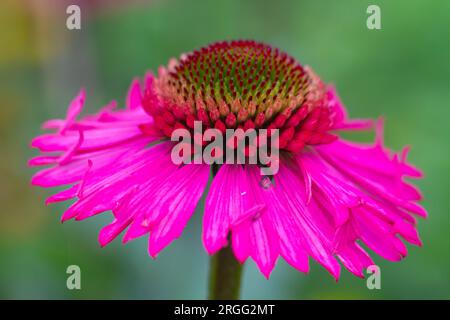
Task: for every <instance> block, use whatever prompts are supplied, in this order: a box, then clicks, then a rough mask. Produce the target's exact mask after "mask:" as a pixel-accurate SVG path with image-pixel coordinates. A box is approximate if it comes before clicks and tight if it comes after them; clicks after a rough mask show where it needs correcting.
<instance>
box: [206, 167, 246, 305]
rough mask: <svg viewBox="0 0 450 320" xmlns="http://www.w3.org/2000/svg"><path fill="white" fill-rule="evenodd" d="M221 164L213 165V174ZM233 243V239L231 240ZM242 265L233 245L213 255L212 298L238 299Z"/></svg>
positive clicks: (210, 296)
mask: <svg viewBox="0 0 450 320" xmlns="http://www.w3.org/2000/svg"><path fill="white" fill-rule="evenodd" d="M218 171H219V166H218V165H216V164H214V165H213V167H212V172H213V176H215V175H216V174H217V172H218ZM229 242H230V243H231V239H230V241H229ZM241 280H242V265H241V264H240V263H239V262H238V261H237V259H236V257H235V256H234V253H233V250H232V249H231V245H228V246H227V247H225V248H223V249H222V250H220V251H219V252H218V253H216V254H215V255H214V256H212V257H211V261H210V271H209V295H208V299H210V300H237V299H239V295H240V291H241Z"/></svg>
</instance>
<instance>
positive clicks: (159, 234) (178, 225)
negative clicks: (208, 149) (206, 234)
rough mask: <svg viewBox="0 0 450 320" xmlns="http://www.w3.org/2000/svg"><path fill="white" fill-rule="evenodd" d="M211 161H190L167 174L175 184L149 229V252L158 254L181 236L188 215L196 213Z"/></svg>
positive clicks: (153, 255)
mask: <svg viewBox="0 0 450 320" xmlns="http://www.w3.org/2000/svg"><path fill="white" fill-rule="evenodd" d="M209 170H210V168H209V166H208V165H195V164H188V165H185V166H183V167H181V168H180V169H178V171H177V172H176V173H175V174H173V175H172V176H170V177H168V178H167V180H168V181H167V182H168V183H170V184H171V185H172V188H171V190H168V193H167V195H166V197H165V198H164V199H159V201H161V202H162V203H163V207H162V208H161V213H162V214H160V215H159V216H160V217H161V219H160V220H159V221H158V222H157V224H156V225H155V227H154V228H153V229H152V231H151V233H150V239H149V248H148V250H149V254H150V255H151V256H152V257H156V256H157V254H158V253H159V252H160V251H161V250H162V249H163V248H165V247H166V246H167V245H168V244H170V243H171V242H172V241H173V240H174V239H176V238H178V237H179V236H180V235H181V233H182V232H183V229H184V227H185V226H186V224H187V222H188V221H189V218H190V217H191V215H192V214H193V213H194V209H195V207H196V206H197V202H198V201H199V200H200V198H201V196H202V194H203V191H204V189H205V186H206V184H207V182H208V178H209Z"/></svg>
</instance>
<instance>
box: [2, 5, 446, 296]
mask: <svg viewBox="0 0 450 320" xmlns="http://www.w3.org/2000/svg"><path fill="white" fill-rule="evenodd" d="M68 4H78V5H80V7H81V12H82V30H73V31H70V30H67V28H66V18H67V14H66V8H67V5H68ZM369 4H377V5H379V6H380V8H381V13H382V30H368V29H367V27H366V19H367V16H368V15H367V13H366V9H367V7H368V5H369ZM449 15H450V1H447V0H433V1H420V0H417V1H414V0H404V1H400V0H399V1H388V0H386V1H381V0H372V1H365V0H345V1H334V0H328V1H317V0H293V1H283V0H281V1H262V0H253V1H252V0H250V1H240V0H214V1H212V0H205V1H201V0H189V1H187V0H152V1H107V0H105V1H75V0H73V1H65V0H64V1H63V0H29V1H25V0H19V1H18V0H2V1H0V26H1V28H0V142H1V148H0V297H1V298H6V299H14V298H19V299H29V298H38V299H47V298H58V299H82V298H89V299H90V298H93V299H108V298H117V299H144V298H145V299H189V298H190V299H201V298H205V297H206V288H207V282H206V280H207V272H208V256H207V254H206V253H205V251H204V249H203V247H202V244H201V236H200V232H201V208H199V210H197V212H196V214H195V217H194V219H192V221H191V222H190V223H189V226H188V227H187V229H186V230H185V232H184V233H183V236H182V237H181V238H180V239H179V240H177V241H175V242H174V243H173V244H172V245H171V246H170V247H169V248H168V249H166V250H165V251H164V252H163V253H162V254H161V255H160V256H159V257H158V259H157V260H152V259H151V258H149V257H148V255H147V251H146V245H147V242H146V239H138V240H136V241H134V242H132V243H130V244H128V245H126V246H123V245H122V244H121V243H120V241H115V242H113V243H112V244H111V245H110V246H108V247H106V248H104V249H101V248H100V247H99V245H98V243H97V233H98V230H99V229H100V227H101V226H102V225H103V224H105V223H106V222H109V221H110V220H111V216H110V215H109V214H103V215H100V216H97V217H95V218H92V219H89V220H88V221H84V222H68V223H65V224H64V225H61V223H60V222H59V221H60V220H59V218H60V215H61V213H62V212H63V210H64V208H65V207H66V205H64V204H61V205H53V206H51V207H45V206H44V200H45V198H46V197H47V196H49V195H50V194H51V191H50V190H40V189H36V188H31V186H30V184H29V180H30V177H31V176H32V174H33V172H34V171H35V170H33V169H30V168H28V167H27V160H28V159H29V158H30V157H32V156H34V155H36V154H37V152H36V151H35V150H31V149H30V148H29V142H30V140H31V139H32V137H33V136H35V135H38V134H39V133H40V130H39V126H40V124H41V123H42V122H43V121H44V120H46V119H48V118H55V117H63V116H64V115H65V109H66V107H67V104H68V103H69V101H70V100H71V99H72V97H73V96H74V95H75V94H76V93H77V92H78V90H79V88H80V87H82V86H83V87H85V88H86V89H87V93H88V97H87V111H94V110H96V109H98V108H99V107H100V106H102V105H104V104H106V103H108V102H109V101H110V100H111V99H117V100H118V101H120V102H123V101H124V99H125V95H126V91H127V88H128V85H129V83H130V81H131V79H132V78H134V77H136V76H142V75H144V73H145V72H146V71H147V70H150V69H152V70H155V69H156V68H157V67H158V66H159V65H161V64H165V63H166V62H167V61H168V59H169V58H170V57H176V56H178V55H179V54H180V53H182V52H187V51H190V50H192V49H194V48H198V47H200V46H202V45H204V44H207V43H209V42H213V41H217V40H223V39H236V38H251V39H256V40H260V41H264V42H267V43H270V44H272V45H274V46H277V47H279V48H282V49H284V50H286V51H287V52H289V53H290V54H291V55H293V56H294V57H296V58H298V59H299V60H300V61H301V62H302V63H305V64H309V65H311V66H313V67H314V68H315V70H316V72H317V73H318V74H319V75H320V76H321V77H323V79H325V80H326V81H328V82H333V83H335V84H336V85H337V88H338V90H339V92H340V95H341V97H342V99H343V101H344V103H345V104H346V105H347V107H348V109H349V111H350V113H351V115H352V116H353V117H378V116H380V115H383V116H385V118H386V120H387V121H386V143H387V145H388V146H389V147H391V148H393V149H395V150H400V148H402V146H404V145H405V144H411V145H412V152H411V154H410V160H411V161H412V162H413V163H414V164H416V165H417V166H418V167H420V168H422V169H423V170H424V172H425V176H426V177H425V179H423V180H420V181H418V182H417V185H418V186H419V187H420V188H421V189H422V190H423V193H424V196H425V199H424V202H423V205H424V206H425V207H426V208H427V209H428V210H429V214H430V217H429V219H428V220H426V221H423V220H422V221H420V222H419V230H420V233H421V237H422V240H423V242H424V246H423V248H416V247H412V246H409V251H410V253H409V256H408V257H407V258H406V259H405V260H404V261H402V262H401V263H391V262H386V261H382V260H381V259H376V262H377V263H378V264H379V265H380V267H381V270H382V272H381V274H382V289H381V290H373V291H370V290H368V289H367V288H366V282H365V280H361V279H359V278H356V277H353V276H352V275H351V274H350V273H349V272H347V271H343V273H342V277H341V279H340V281H339V282H338V283H335V282H334V280H333V279H332V277H331V276H330V275H328V274H327V273H326V271H324V269H323V268H321V267H319V266H318V265H317V264H315V263H314V262H312V270H311V273H310V274H309V275H304V274H301V273H299V272H297V271H295V270H294V269H292V268H291V267H289V266H287V264H286V263H284V261H281V260H279V262H278V264H277V267H276V269H275V271H274V272H273V274H272V276H271V278H270V280H269V281H267V280H266V279H265V278H264V277H263V276H262V275H261V274H260V273H259V272H258V271H257V270H256V267H255V265H254V263H253V262H251V261H249V262H247V263H246V266H245V274H244V285H243V293H242V296H243V298H249V299H259V298H261V299H266V298H271V299H316V298H318V299H322V298H337V299H382V298H386V299H406V298H413V299H433V298H436V299H449V298H450V250H449V244H450V213H449V208H450V179H449V173H450V160H449V159H450V148H449V140H450V132H449V119H450V105H449V101H450V88H449V85H450V80H449V75H450V62H449V57H450V41H449V39H450V19H449ZM353 138H355V139H364V140H368V139H372V138H373V137H372V136H371V135H364V136H353ZM73 264H75V265H79V266H80V267H81V273H82V289H81V290H80V291H69V290H68V289H67V288H66V278H67V274H66V268H67V266H69V265H73Z"/></svg>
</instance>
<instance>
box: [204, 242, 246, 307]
mask: <svg viewBox="0 0 450 320" xmlns="http://www.w3.org/2000/svg"><path fill="white" fill-rule="evenodd" d="M210 268H211V269H210V275H209V281H210V282H209V296H208V299H210V300H237V299H239V294H240V291H241V279H242V265H241V264H240V263H239V262H238V261H237V260H236V257H235V256H234V253H233V250H232V249H231V247H230V246H227V247H225V248H223V249H222V250H220V251H219V252H218V253H216V254H215V255H214V256H212V257H211V263H210Z"/></svg>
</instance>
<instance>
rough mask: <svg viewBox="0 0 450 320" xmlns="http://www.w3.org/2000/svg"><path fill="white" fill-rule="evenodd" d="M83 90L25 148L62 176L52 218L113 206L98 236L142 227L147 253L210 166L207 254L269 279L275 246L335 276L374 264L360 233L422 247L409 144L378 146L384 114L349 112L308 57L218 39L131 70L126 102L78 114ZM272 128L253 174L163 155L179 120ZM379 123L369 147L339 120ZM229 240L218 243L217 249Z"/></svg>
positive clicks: (176, 227) (45, 181)
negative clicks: (271, 159)
mask: <svg viewBox="0 0 450 320" xmlns="http://www.w3.org/2000/svg"><path fill="white" fill-rule="evenodd" d="M84 100H85V93H84V91H83V90H82V91H81V92H80V93H79V95H78V96H77V97H76V98H75V99H74V100H73V101H72V102H71V104H70V106H69V108H68V112H67V116H66V119H64V120H50V121H48V122H46V123H45V124H44V128H45V129H52V130H54V132H53V133H50V134H45V135H42V136H39V137H37V138H35V139H34V140H33V142H32V146H33V147H36V148H38V149H39V150H40V151H42V152H43V153H45V155H42V156H39V157H37V158H34V159H32V160H31V161H30V164H31V165H32V166H41V165H50V166H51V167H50V168H48V169H46V170H43V171H40V172H39V173H37V174H36V175H35V176H34V177H33V180H32V183H33V184H34V185H38V186H42V187H56V186H61V185H68V186H70V187H69V188H68V189H66V190H65V191H62V192H59V193H57V194H55V195H53V196H51V197H50V198H49V199H48V200H47V203H53V202H58V201H65V200H69V199H74V203H73V204H72V205H71V206H70V207H69V208H68V210H67V211H66V212H65V213H64V214H63V216H62V220H63V221H66V220H69V219H73V218H75V219H76V220H83V219H86V218H89V217H91V216H93V215H96V214H99V213H102V212H105V211H110V210H111V211H112V213H113V220H112V222H111V223H110V224H109V225H107V226H105V227H104V228H103V229H102V230H101V231H100V235H99V242H100V244H101V245H102V246H105V245H107V244H108V243H109V242H110V241H112V240H113V239H115V238H116V237H117V236H118V235H119V234H120V233H122V232H123V231H124V230H126V231H125V234H124V236H123V242H128V241H130V240H132V239H135V238H137V237H141V236H144V235H146V236H148V251H149V254H150V255H151V256H152V257H156V256H157V255H158V254H159V252H160V251H161V250H162V249H164V248H165V247H166V246H167V245H169V244H170V243H171V242H172V241H173V240H174V239H175V238H178V237H179V236H180V235H181V233H182V231H183V229H184V227H185V226H186V224H187V222H188V220H189V219H190V217H191V215H192V214H193V213H194V210H195V207H196V205H197V203H198V202H199V200H200V198H201V197H202V194H203V193H204V192H205V190H206V187H207V184H208V181H209V179H210V178H211V177H213V179H212V183H211V186H210V188H209V192H208V194H207V195H206V203H205V211H204V213H203V244H204V246H205V249H206V251H207V252H208V253H209V254H211V255H213V254H215V253H217V252H218V251H219V250H221V249H223V248H225V247H226V248H232V252H233V253H234V256H235V258H236V259H237V260H238V261H239V262H240V263H243V262H244V261H245V260H246V259H247V258H251V259H253V260H254V261H255V263H256V264H257V266H258V268H259V270H260V271H261V272H262V273H263V274H264V275H265V276H266V277H269V275H270V273H271V271H272V270H273V268H274V266H275V264H276V261H277V259H278V258H279V257H280V256H281V257H282V258H284V259H285V260H286V261H287V262H288V263H289V264H290V265H292V266H293V267H294V268H296V269H298V270H299V271H302V272H305V273H306V272H308V270H309V258H310V257H311V258H313V259H314V260H315V261H317V262H318V263H320V264H321V265H322V266H324V267H325V268H326V270H328V271H329V272H330V273H331V274H332V275H333V277H334V278H336V279H338V278H339V275H340V263H339V261H340V262H341V263H342V265H343V266H344V267H345V268H347V269H348V270H349V271H350V272H352V273H353V274H355V275H357V276H359V277H363V271H364V270H365V268H367V267H368V266H369V265H372V264H373V262H372V260H371V258H370V256H369V255H368V253H367V252H366V249H364V248H363V247H362V246H361V244H364V245H365V247H368V248H369V249H371V250H372V251H374V252H375V253H377V254H378V255H380V256H381V257H383V258H385V259H387V260H391V261H399V260H401V259H402V258H403V257H405V256H406V255H407V249H406V246H405V245H404V243H403V242H402V240H401V239H400V237H401V238H403V239H404V240H406V241H407V242H410V243H412V244H415V245H421V241H420V239H419V237H418V234H417V231H416V228H415V225H416V219H415V217H414V215H418V216H421V217H425V216H426V211H425V210H424V209H423V208H422V207H421V206H419V205H418V204H417V201H418V200H420V198H421V195H420V192H419V191H418V190H417V189H416V188H415V187H413V186H412V185H410V184H409V183H407V182H405V181H404V179H403V178H404V177H405V176H409V177H420V176H421V173H420V171H419V170H417V169H415V168H414V167H413V166H411V165H410V164H408V163H407V161H406V155H407V153H408V148H405V149H404V150H403V151H402V152H401V153H400V154H394V153H392V152H391V151H390V150H388V149H387V148H386V147H385V146H384V145H383V137H382V131H383V128H382V122H381V121H370V120H349V119H348V118H347V113H346V111H345V108H344V106H343V104H342V103H341V101H340V100H339V98H338V96H337V94H336V91H335V89H334V88H333V87H332V86H329V85H326V84H324V83H323V82H322V81H321V80H320V78H319V77H318V76H317V75H316V74H315V73H314V72H313V71H312V70H311V68H309V67H304V66H302V65H300V64H299V63H298V62H297V61H296V60H295V59H293V58H292V57H290V56H289V55H287V54H286V53H283V52H281V51H279V50H278V49H274V48H272V47H270V46H268V45H265V44H261V43H257V42H254V41H232V42H220V43H214V44H211V45H209V46H207V47H204V48H202V49H200V50H198V51H194V52H192V53H189V54H186V55H182V56H181V58H180V59H179V60H175V59H173V60H171V61H170V62H169V64H168V66H167V67H161V68H160V69H159V70H158V75H157V76H154V75H152V74H147V75H146V77H145V80H144V84H143V90H142V88H141V84H140V82H139V81H138V80H134V81H133V83H132V84H131V88H130V90H129V93H128V99H127V103H126V104H127V106H126V108H124V109H116V108H115V107H116V103H114V102H113V103H111V104H109V105H107V106H106V107H104V108H102V109H101V111H100V112H99V113H97V114H95V115H89V116H85V117H82V118H78V116H79V114H80V112H81V111H82V107H83V104H84ZM195 121H201V122H202V124H203V127H204V128H217V129H219V130H221V131H224V130H225V129H227V128H234V129H235V128H242V129H244V130H247V129H250V128H267V129H279V132H280V134H279V137H280V138H279V146H280V149H281V152H280V160H279V162H280V167H279V171H278V172H277V173H276V174H275V175H273V176H271V177H267V176H261V175H260V172H259V170H258V165H248V164H244V165H238V164H223V165H221V166H218V165H212V166H211V165H207V164H187V165H175V164H174V163H173V161H172V160H171V149H172V148H173V146H174V142H172V141H170V137H171V135H172V132H173V131H174V130H175V129H179V128H184V129H188V130H192V128H193V126H194V122H195ZM373 127H375V131H376V139H375V143H374V144H371V145H370V144H359V143H353V142H349V141H346V140H343V139H341V138H340V137H339V136H337V135H336V134H337V133H339V131H340V130H360V129H371V128H373ZM225 250H226V249H225Z"/></svg>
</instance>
